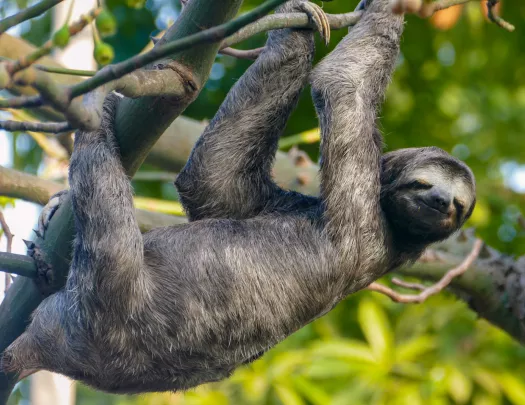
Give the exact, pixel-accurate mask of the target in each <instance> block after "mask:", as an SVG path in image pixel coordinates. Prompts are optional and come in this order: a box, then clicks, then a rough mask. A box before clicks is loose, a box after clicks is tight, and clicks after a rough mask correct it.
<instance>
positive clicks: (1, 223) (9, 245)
mask: <svg viewBox="0 0 525 405" xmlns="http://www.w3.org/2000/svg"><path fill="white" fill-rule="evenodd" d="M0 227H1V228H2V231H4V236H5V239H6V251H7V253H11V251H12V250H13V234H12V233H11V229H10V228H9V225H7V221H6V220H5V217H4V213H3V212H2V211H0ZM10 285H11V274H9V273H5V289H4V294H5V293H6V292H7V289H8V288H9V286H10Z"/></svg>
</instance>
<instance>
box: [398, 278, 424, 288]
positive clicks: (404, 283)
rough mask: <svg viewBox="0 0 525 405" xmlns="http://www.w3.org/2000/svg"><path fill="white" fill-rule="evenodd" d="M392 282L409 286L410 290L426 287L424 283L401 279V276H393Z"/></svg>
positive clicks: (404, 286)
mask: <svg viewBox="0 0 525 405" xmlns="http://www.w3.org/2000/svg"><path fill="white" fill-rule="evenodd" d="M392 284H394V285H397V286H399V287H403V288H408V289H409V290H419V291H424V290H425V289H426V287H425V286H424V285H423V284H420V283H410V282H408V281H404V280H401V279H399V278H393V279H392Z"/></svg>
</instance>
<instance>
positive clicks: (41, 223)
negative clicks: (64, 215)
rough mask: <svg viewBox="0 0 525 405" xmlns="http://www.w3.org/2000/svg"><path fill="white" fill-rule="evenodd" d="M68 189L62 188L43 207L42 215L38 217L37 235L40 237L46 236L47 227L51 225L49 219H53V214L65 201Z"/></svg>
mask: <svg viewBox="0 0 525 405" xmlns="http://www.w3.org/2000/svg"><path fill="white" fill-rule="evenodd" d="M67 193H68V191H67V190H62V191H59V192H58V193H56V194H55V195H53V196H52V197H51V198H50V199H49V201H48V203H47V204H46V206H45V207H44V208H42V211H41V212H40V216H39V217H38V230H37V231H35V232H36V234H37V236H38V237H40V238H44V236H45V233H46V230H47V227H48V226H49V221H51V218H53V215H55V212H56V211H57V210H58V208H59V207H60V205H61V204H62V202H63V201H64V198H65V197H66V195H67Z"/></svg>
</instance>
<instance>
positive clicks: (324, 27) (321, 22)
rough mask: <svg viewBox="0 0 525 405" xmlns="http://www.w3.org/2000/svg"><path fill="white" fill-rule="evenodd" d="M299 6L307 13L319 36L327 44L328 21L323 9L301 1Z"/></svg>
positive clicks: (328, 33)
mask: <svg viewBox="0 0 525 405" xmlns="http://www.w3.org/2000/svg"><path fill="white" fill-rule="evenodd" d="M299 7H300V9H301V10H302V11H304V12H305V13H306V14H307V15H308V18H310V19H311V20H312V22H313V23H314V24H315V28H316V29H317V31H319V34H320V35H321V38H323V39H324V42H325V44H326V45H328V43H329V42H330V23H329V21H328V17H327V16H326V14H325V12H324V11H323V9H322V8H321V7H319V6H318V5H317V4H314V3H309V2H303V3H301V4H300V5H299Z"/></svg>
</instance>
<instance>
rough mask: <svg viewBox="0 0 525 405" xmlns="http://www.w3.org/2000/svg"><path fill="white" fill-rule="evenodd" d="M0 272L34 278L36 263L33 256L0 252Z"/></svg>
mask: <svg viewBox="0 0 525 405" xmlns="http://www.w3.org/2000/svg"><path fill="white" fill-rule="evenodd" d="M0 272H4V273H9V274H17V275H19V276H23V277H28V278H36V275H37V273H36V265H35V261H34V260H33V258H31V257H29V256H25V255H15V254H13V253H6V252H0Z"/></svg>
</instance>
